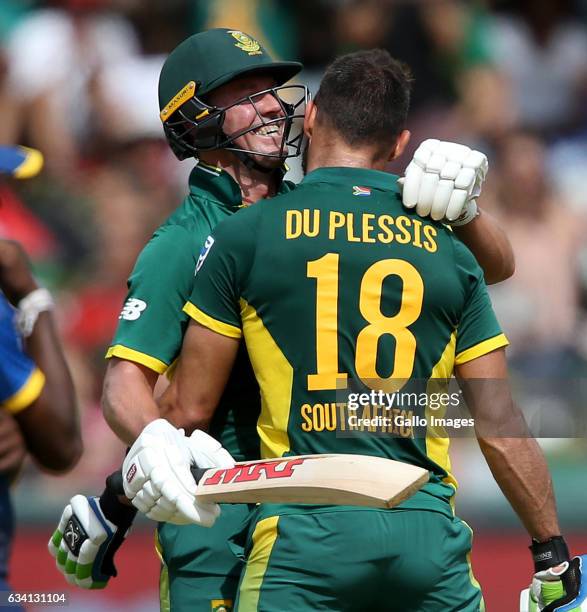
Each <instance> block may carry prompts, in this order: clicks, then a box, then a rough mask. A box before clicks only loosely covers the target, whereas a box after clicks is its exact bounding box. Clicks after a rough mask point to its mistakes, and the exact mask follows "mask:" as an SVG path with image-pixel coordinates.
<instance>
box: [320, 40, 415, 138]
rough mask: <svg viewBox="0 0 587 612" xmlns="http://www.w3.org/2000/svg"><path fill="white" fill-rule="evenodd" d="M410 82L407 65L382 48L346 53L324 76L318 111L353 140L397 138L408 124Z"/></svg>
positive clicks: (329, 123) (331, 65)
mask: <svg viewBox="0 0 587 612" xmlns="http://www.w3.org/2000/svg"><path fill="white" fill-rule="evenodd" d="M411 82H412V78H411V75H410V71H409V69H408V68H407V66H405V65H404V64H403V63H402V62H400V61H398V60H396V59H394V58H393V57H391V55H390V54H389V53H388V52H387V51H385V50H383V49H372V50H370V51H358V52H357V53H349V54H347V55H343V56H341V57H339V58H337V59H335V60H334V61H333V62H332V64H330V65H329V66H328V68H326V72H325V73H324V76H323V77H322V81H321V83H320V89H319V90H318V93H317V94H316V97H315V103H316V106H317V107H318V116H317V117H318V118H319V121H322V122H323V123H325V124H327V125H329V126H330V127H332V128H334V129H335V130H336V131H337V132H338V133H339V134H340V135H341V136H342V137H343V138H344V140H345V141H346V142H348V143H349V144H350V145H362V144H368V143H381V145H382V146H384V145H389V144H393V143H394V142H395V140H396V139H397V137H398V136H399V135H400V133H401V131H402V130H403V129H404V127H405V123H406V119H407V114H408V108H409V106H410V90H411Z"/></svg>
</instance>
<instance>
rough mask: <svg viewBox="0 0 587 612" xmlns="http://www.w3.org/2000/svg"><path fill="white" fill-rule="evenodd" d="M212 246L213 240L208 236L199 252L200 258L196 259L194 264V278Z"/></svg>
mask: <svg viewBox="0 0 587 612" xmlns="http://www.w3.org/2000/svg"><path fill="white" fill-rule="evenodd" d="M213 244H214V238H212V236H208V238H206V242H204V246H203V247H202V250H201V251H200V256H199V257H198V262H197V263H196V271H195V273H194V276H195V275H196V274H197V273H198V272H199V271H200V268H201V267H202V264H203V263H204V261H205V260H206V257H208V253H209V252H210V249H211V248H212V245H213Z"/></svg>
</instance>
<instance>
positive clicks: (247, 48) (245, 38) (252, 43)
mask: <svg viewBox="0 0 587 612" xmlns="http://www.w3.org/2000/svg"><path fill="white" fill-rule="evenodd" d="M228 33H229V34H230V35H231V36H232V37H233V38H234V39H236V41H237V42H236V44H235V47H238V48H239V49H242V50H243V51H244V52H245V53H248V54H249V55H262V53H263V51H262V50H261V45H260V44H259V43H258V42H257V41H256V40H255V39H254V38H251V37H250V36H249V35H248V34H245V33H244V32H241V31H240V30H230V31H229V32H228Z"/></svg>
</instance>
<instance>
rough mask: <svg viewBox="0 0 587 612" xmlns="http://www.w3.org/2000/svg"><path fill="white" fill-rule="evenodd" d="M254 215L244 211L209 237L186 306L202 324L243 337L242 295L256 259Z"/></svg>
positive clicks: (193, 317)
mask: <svg viewBox="0 0 587 612" xmlns="http://www.w3.org/2000/svg"><path fill="white" fill-rule="evenodd" d="M254 218H255V216H254V215H253V214H252V210H250V209H249V210H243V211H241V212H239V213H237V214H236V215H234V216H233V217H231V218H229V219H226V220H225V221H223V222H222V223H221V224H220V225H219V226H218V227H217V228H216V230H215V231H214V233H213V234H212V236H210V237H209V238H208V240H207V241H206V245H207V248H206V250H205V251H203V252H202V255H201V256H200V259H199V260H198V265H197V268H196V278H195V282H194V288H193V291H192V295H191V297H190V299H189V301H188V302H187V303H186V305H185V307H184V312H186V313H187V314H188V315H189V316H190V317H191V318H192V319H194V320H195V321H197V322H198V323H200V324H201V325H204V326H205V327H208V328H209V329H211V330H213V331H215V332H217V333H219V334H222V335H224V336H229V337H231V338H240V337H241V336H242V328H241V318H240V298H241V292H242V287H243V284H244V280H245V279H246V277H247V276H248V273H249V271H250V268H251V265H252V260H253V258H254V250H255V239H254V236H255V235H256V232H255V228H254Z"/></svg>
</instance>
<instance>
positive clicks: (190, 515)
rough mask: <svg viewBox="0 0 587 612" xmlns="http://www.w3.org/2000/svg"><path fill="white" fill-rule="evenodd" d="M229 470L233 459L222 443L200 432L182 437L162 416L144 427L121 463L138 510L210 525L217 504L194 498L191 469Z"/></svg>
mask: <svg viewBox="0 0 587 612" xmlns="http://www.w3.org/2000/svg"><path fill="white" fill-rule="evenodd" d="M194 464H195V465H197V466H198V467H201V468H209V467H218V468H230V467H233V466H234V460H233V458H232V457H231V456H230V454H229V453H228V451H227V450H226V449H224V448H223V447H222V446H221V444H220V443H219V442H218V441H217V440H215V439H214V438H212V437H210V436H209V435H208V434H206V433H204V432H203V431H200V430H196V431H194V433H193V434H192V435H191V437H189V438H187V437H186V436H185V434H184V431H183V429H176V428H175V427H173V425H171V424H170V423H169V422H168V421H166V420H165V419H157V420H156V421H153V422H152V423H149V425H147V426H146V427H145V429H143V431H142V433H141V435H140V436H139V437H138V438H137V439H136V441H135V443H134V444H133V445H132V447H131V449H130V451H129V452H128V455H127V456H126V458H125V460H124V463H123V466H122V474H123V479H122V480H123V486H124V492H125V494H126V496H127V497H128V498H129V499H130V500H131V502H132V504H133V505H134V506H135V507H136V508H138V510H139V511H140V512H142V513H143V514H145V515H146V516H147V517H149V518H150V519H153V520H155V521H161V522H167V523H174V524H176V525H187V524H190V523H195V524H198V525H202V526H204V527H211V526H212V525H213V524H214V521H215V520H216V518H217V517H218V515H219V514H220V507H219V506H218V504H211V503H201V502H198V500H197V499H196V487H197V485H196V482H195V480H194V478H193V476H192V474H191V471H190V467H191V466H192V465H194Z"/></svg>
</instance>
